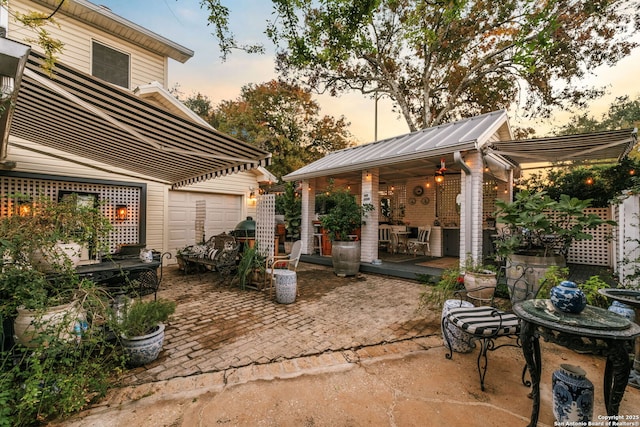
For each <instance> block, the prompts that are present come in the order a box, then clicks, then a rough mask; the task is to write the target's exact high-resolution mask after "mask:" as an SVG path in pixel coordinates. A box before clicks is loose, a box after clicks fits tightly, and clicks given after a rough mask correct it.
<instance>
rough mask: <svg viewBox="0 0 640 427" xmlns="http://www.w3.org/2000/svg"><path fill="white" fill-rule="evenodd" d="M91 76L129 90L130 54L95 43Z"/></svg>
mask: <svg viewBox="0 0 640 427" xmlns="http://www.w3.org/2000/svg"><path fill="white" fill-rule="evenodd" d="M92 44H93V61H92V66H91V74H92V75H93V76H95V77H98V78H101V79H102V80H106V81H108V82H110V83H113V84H116V85H118V86H122V87H124V88H127V89H128V88H129V69H130V67H129V63H130V61H131V58H130V56H129V54H126V53H123V52H120V51H118V50H115V49H112V48H110V47H108V46H105V45H103V44H101V43H98V42H96V41H94V42H93V43H92Z"/></svg>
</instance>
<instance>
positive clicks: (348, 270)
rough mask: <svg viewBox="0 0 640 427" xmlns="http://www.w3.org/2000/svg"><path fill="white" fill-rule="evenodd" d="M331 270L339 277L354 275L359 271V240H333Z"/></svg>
mask: <svg viewBox="0 0 640 427" xmlns="http://www.w3.org/2000/svg"><path fill="white" fill-rule="evenodd" d="M331 251H332V252H331V260H332V262H333V272H334V273H335V274H336V275H338V276H341V277H345V276H356V275H357V274H358V272H359V271H360V241H359V240H358V241H346V242H343V241H334V242H333V244H332V249H331Z"/></svg>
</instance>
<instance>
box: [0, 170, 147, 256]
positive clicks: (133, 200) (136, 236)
mask: <svg viewBox="0 0 640 427" xmlns="http://www.w3.org/2000/svg"><path fill="white" fill-rule="evenodd" d="M0 191H1V193H2V195H3V196H4V195H11V194H17V193H19V194H24V195H28V196H31V197H49V198H51V199H53V200H57V199H58V192H59V191H73V192H79V193H94V194H97V195H98V200H99V201H100V209H101V211H102V213H103V214H104V215H105V216H106V217H107V218H109V220H110V221H111V224H112V225H113V228H114V229H113V231H112V232H111V234H110V236H109V241H108V245H109V250H110V251H111V252H113V251H115V249H116V246H117V245H118V244H126V243H144V242H140V225H139V224H140V215H141V212H140V198H141V189H140V187H129V186H118V185H105V184H99V183H82V182H66V181H56V180H47V179H38V178H25V177H15V176H0ZM0 203H1V206H0V215H2V216H5V215H10V214H11V213H13V212H15V206H13V202H12V201H11V199H8V198H6V197H2V200H1V201H0ZM116 205H125V206H126V207H127V218H126V219H124V220H117V219H116V215H115V211H116Z"/></svg>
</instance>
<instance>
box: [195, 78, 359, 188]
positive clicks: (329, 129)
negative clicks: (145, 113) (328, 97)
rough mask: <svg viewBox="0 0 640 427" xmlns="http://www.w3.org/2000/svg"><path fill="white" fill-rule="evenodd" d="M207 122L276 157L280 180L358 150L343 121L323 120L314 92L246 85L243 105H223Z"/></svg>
mask: <svg viewBox="0 0 640 427" xmlns="http://www.w3.org/2000/svg"><path fill="white" fill-rule="evenodd" d="M190 99H193V98H190ZM208 120H209V121H210V123H211V124H212V125H213V126H214V127H216V128H217V129H218V130H220V131H221V132H225V133H228V134H229V135H232V136H235V137H236V138H238V139H241V140H243V141H246V142H249V143H252V144H254V145H256V146H258V147H259V148H262V149H264V150H267V151H269V152H271V153H272V154H273V158H272V165H271V166H270V167H269V170H270V172H271V173H273V174H274V175H276V176H278V177H281V176H282V175H285V174H287V173H289V172H292V171H294V170H296V169H298V168H301V167H302V166H304V165H305V164H307V163H310V162H312V161H314V160H317V159H319V158H321V157H322V156H324V155H325V154H326V153H328V152H329V151H334V150H338V149H342V148H346V147H348V146H351V145H353V142H352V137H351V134H350V132H349V130H348V126H349V122H347V121H346V119H345V118H344V117H340V118H339V119H335V118H334V117H331V116H326V115H325V116H321V115H320V106H319V105H318V103H317V102H316V101H314V100H313V99H311V93H310V92H309V91H307V90H303V89H301V88H300V87H298V86H295V85H291V84H288V83H283V82H279V81H276V80H272V81H270V82H267V83H262V84H248V85H245V86H244V87H243V88H242V90H241V94H240V96H239V97H238V99H236V100H235V101H223V102H221V103H220V104H219V105H218V106H217V107H215V108H214V109H213V111H212V113H211V115H210V116H209V117H208Z"/></svg>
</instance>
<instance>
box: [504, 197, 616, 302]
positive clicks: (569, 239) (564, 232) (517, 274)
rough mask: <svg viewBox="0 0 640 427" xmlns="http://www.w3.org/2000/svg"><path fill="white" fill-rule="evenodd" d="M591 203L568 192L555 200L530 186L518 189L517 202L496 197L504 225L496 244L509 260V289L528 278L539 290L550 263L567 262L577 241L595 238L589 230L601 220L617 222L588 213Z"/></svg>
mask: <svg viewBox="0 0 640 427" xmlns="http://www.w3.org/2000/svg"><path fill="white" fill-rule="evenodd" d="M590 204H591V200H580V199H577V198H575V197H569V196H567V195H564V194H563V195H561V196H560V198H559V200H553V199H551V198H550V197H549V196H548V195H547V193H546V192H545V191H540V192H533V193H532V192H530V191H528V190H523V191H521V192H519V193H517V194H516V196H515V200H514V201H513V202H506V201H503V200H496V206H497V208H498V209H497V211H496V221H497V222H498V224H503V225H504V227H503V228H502V230H501V234H500V236H499V238H498V239H497V240H496V241H495V247H496V253H497V255H498V256H500V257H501V258H502V259H504V260H506V266H507V285H508V287H509V289H511V287H512V286H510V282H513V281H515V280H521V279H524V280H525V282H526V283H528V284H529V285H530V286H532V287H533V289H532V290H533V292H534V294H535V293H536V292H537V290H538V288H539V286H540V279H541V278H542V277H543V276H544V272H545V271H546V270H547V269H548V268H549V267H550V266H559V267H563V266H565V265H566V258H565V257H566V254H567V252H568V250H569V247H570V246H571V244H572V243H573V242H575V241H579V240H589V239H592V238H593V237H592V236H591V234H589V232H588V230H589V229H593V228H595V227H597V226H599V225H601V224H605V223H606V224H612V225H615V222H614V221H605V220H603V219H601V218H600V217H599V216H597V215H594V214H585V213H584V210H585V209H586V208H588V207H589V206H590Z"/></svg>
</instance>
